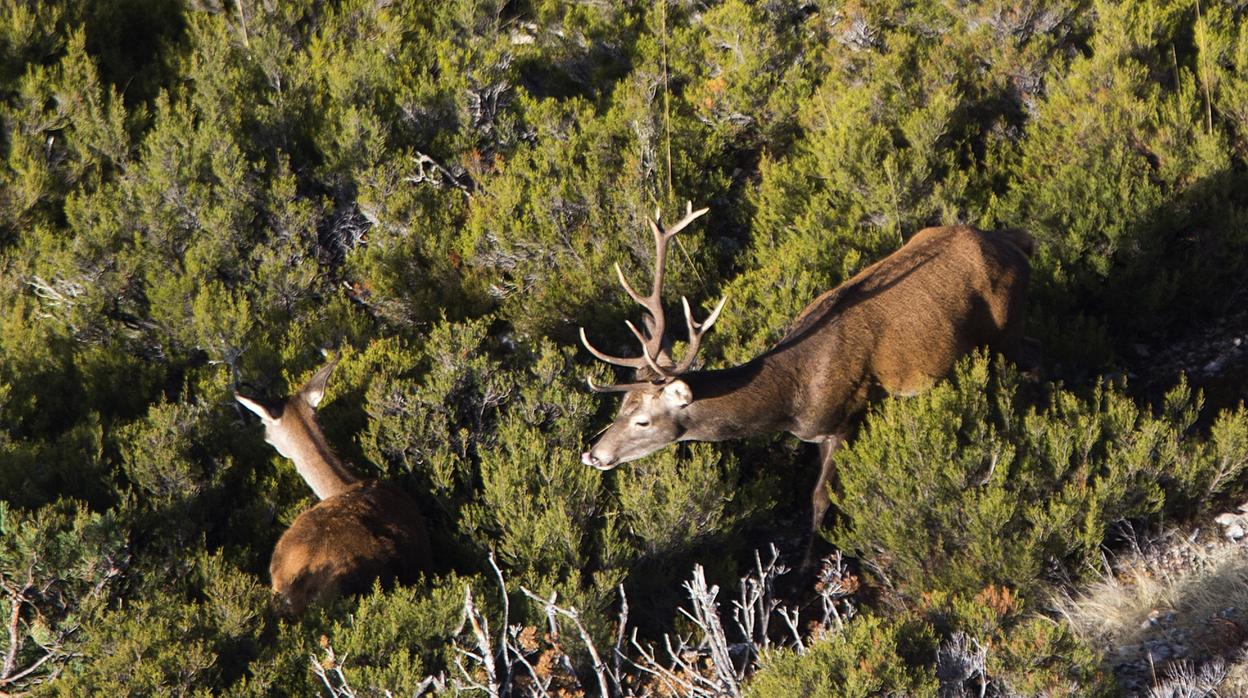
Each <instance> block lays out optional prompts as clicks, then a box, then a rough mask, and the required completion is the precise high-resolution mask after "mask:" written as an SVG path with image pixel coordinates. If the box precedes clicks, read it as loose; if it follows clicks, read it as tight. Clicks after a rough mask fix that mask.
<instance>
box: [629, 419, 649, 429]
mask: <svg viewBox="0 0 1248 698" xmlns="http://www.w3.org/2000/svg"><path fill="white" fill-rule="evenodd" d="M633 426H635V427H637V428H638V429H645V428H646V427H648V426H650V420H648V419H638V420H637V421H635V422H633Z"/></svg>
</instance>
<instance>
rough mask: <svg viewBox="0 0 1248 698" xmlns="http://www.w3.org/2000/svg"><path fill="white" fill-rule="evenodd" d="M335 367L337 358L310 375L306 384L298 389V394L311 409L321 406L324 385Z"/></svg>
mask: <svg viewBox="0 0 1248 698" xmlns="http://www.w3.org/2000/svg"><path fill="white" fill-rule="evenodd" d="M337 365H338V357H337V356H335V357H333V358H332V359H330V360H329V363H327V364H325V365H324V366H322V367H321V370H319V371H317V372H316V373H314V374H312V377H311V378H309V379H308V382H307V383H304V385H303V387H302V388H300V390H299V394H300V395H302V396H303V399H304V400H306V401H307V403H308V406H310V407H311V408H312V409H316V406H317V405H319V404H321V398H323V397H325V384H326V383H328V382H329V374H331V373H333V372H334V367H335V366H337Z"/></svg>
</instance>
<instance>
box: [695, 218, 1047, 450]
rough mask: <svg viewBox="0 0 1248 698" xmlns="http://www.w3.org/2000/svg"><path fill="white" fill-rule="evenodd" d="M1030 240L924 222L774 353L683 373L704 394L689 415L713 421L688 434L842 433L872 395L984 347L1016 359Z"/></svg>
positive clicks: (916, 380)
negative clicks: (724, 366) (924, 225)
mask: <svg viewBox="0 0 1248 698" xmlns="http://www.w3.org/2000/svg"><path fill="white" fill-rule="evenodd" d="M1028 249H1030V238H1028V237H1027V236H1026V234H1025V233H1021V232H1018V231H1007V232H1004V233H983V232H980V231H978V230H975V229H973V228H968V227H944V228H927V229H925V230H922V231H920V232H918V233H917V234H915V236H914V237H913V238H911V239H910V241H909V242H908V243H907V244H906V245H905V246H903V247H902V248H901V249H899V250H897V251H896V252H894V253H893V254H891V255H889V256H888V257H885V258H884V259H882V260H880V261H879V262H876V263H875V264H873V265H871V266H870V267H867V268H866V269H864V270H863V271H862V272H860V273H859V274H858V275H856V276H854V277H853V278H852V279H850V280H849V281H846V282H845V283H844V284H842V285H840V286H838V287H837V288H835V289H833V290H831V291H828V292H827V293H825V294H823V295H822V296H820V297H819V298H817V299H815V301H814V302H813V303H811V304H810V305H809V306H807V307H806V309H805V310H803V311H802V313H801V314H800V315H798V317H797V319H796V320H795V321H794V323H793V327H792V329H790V330H789V332H788V334H787V335H785V337H784V338H783V339H781V340H780V342H779V343H777V344H776V346H775V347H773V348H772V349H770V350H769V351H767V352H766V353H764V354H762V355H761V356H759V357H757V358H755V359H754V360H752V361H750V362H748V363H746V364H743V365H741V366H737V367H735V368H730V369H726V370H721V371H697V372H692V373H686V374H684V375H683V376H681V378H682V379H683V380H684V381H685V382H686V383H688V384H689V386H690V388H691V390H692V393H693V396H694V401H693V402H692V403H691V404H690V405H689V407H688V408H686V409H693V410H694V413H693V414H691V415H690V416H691V417H694V416H701V413H705V416H706V418H707V419H705V420H703V421H706V422H711V423H713V426H711V427H710V428H707V427H698V426H693V425H691V428H690V429H689V431H687V432H686V435H685V436H684V438H683V439H682V440H687V439H698V440H704V439H703V437H710V438H706V439H705V440H714V438H726V437H729V436H734V435H741V434H743V433H749V434H757V433H765V432H770V431H787V432H790V433H792V434H793V435H794V436H797V437H798V438H800V439H803V440H805V441H823V440H825V439H826V438H827V437H829V436H833V435H841V436H844V435H845V433H846V431H847V430H848V429H849V427H850V426H851V424H852V422H853V420H854V419H855V418H856V417H857V416H858V415H860V414H861V413H862V411H863V410H864V409H865V408H866V406H867V402H868V398H869V397H870V396H871V395H873V394H880V393H883V394H889V395H911V394H914V393H917V392H920V391H922V390H924V389H926V388H928V387H930V386H931V385H932V384H933V383H934V382H935V381H936V380H938V379H939V378H941V377H942V376H945V375H947V374H948V373H949V371H950V370H951V369H952V368H953V364H954V363H955V362H956V361H957V359H958V358H959V357H961V356H963V355H965V354H966V353H967V352H969V351H970V350H971V349H974V348H975V347H979V346H987V347H991V348H993V349H996V350H998V351H1002V352H1004V353H1005V354H1007V356H1010V357H1012V358H1018V357H1019V355H1020V354H1021V349H1022V339H1023V334H1022V332H1023V314H1024V301H1025V297H1026V292H1027V283H1028V277H1029V274H1030V266H1029V264H1028V260H1027V253H1026V251H1025V250H1028ZM725 388H729V389H725ZM760 408H761V409H760ZM716 415H720V417H719V418H716V417H715V416H716ZM738 415H739V416H740V417H743V418H737V419H734V418H732V417H734V416H738ZM694 421H696V420H694Z"/></svg>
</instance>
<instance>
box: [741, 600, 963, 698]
mask: <svg viewBox="0 0 1248 698" xmlns="http://www.w3.org/2000/svg"><path fill="white" fill-rule="evenodd" d="M935 656H936V636H935V634H934V633H933V632H932V630H931V628H930V627H929V626H928V625H927V624H925V623H924V622H923V621H921V620H919V619H917V618H913V617H909V618H907V617H902V618H897V619H888V620H886V619H881V618H878V617H875V616H864V617H861V618H857V619H855V620H853V621H852V622H850V623H849V624H847V625H846V626H845V630H844V631H843V632H838V633H834V634H831V635H829V636H827V637H825V638H823V639H819V640H813V641H812V642H811V644H810V646H809V647H807V648H806V651H805V653H804V654H800V655H799V654H798V653H796V652H795V651H793V650H775V651H773V652H771V653H770V654H768V655H765V656H764V657H763V660H762V668H761V669H759V671H758V673H757V674H755V675H754V677H753V678H752V679H751V680H750V681H749V683H748V684H747V690H746V695H749V696H757V697H758V698H786V697H790V696H791V697H792V698H833V697H834V696H835V697H836V698H841V697H845V698H851V697H854V696H864V697H865V696H878V695H907V696H935V695H936V694H937V688H938V686H939V684H938V682H937V681H936V675H935V673H934V672H933V671H932V668H931V666H930V664H931V662H932V658H934V657H935Z"/></svg>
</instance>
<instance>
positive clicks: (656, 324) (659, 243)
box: [580, 201, 723, 392]
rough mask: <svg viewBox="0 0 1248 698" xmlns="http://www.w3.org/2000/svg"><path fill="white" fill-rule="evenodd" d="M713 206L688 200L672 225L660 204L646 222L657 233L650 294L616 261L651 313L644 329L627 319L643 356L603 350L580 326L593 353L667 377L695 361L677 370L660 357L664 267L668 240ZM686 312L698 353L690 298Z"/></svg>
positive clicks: (627, 288) (597, 388) (629, 288)
mask: <svg viewBox="0 0 1248 698" xmlns="http://www.w3.org/2000/svg"><path fill="white" fill-rule="evenodd" d="M709 210H710V209H709V208H701V209H698V210H697V211H695V210H693V202H692V201H687V202H686V203H685V215H684V217H682V218H681V219H680V220H679V221H676V223H674V224H672V225H671V226H670V227H667V228H662V227H660V226H659V221H660V220H661V217H662V211H660V210H659V209H658V208H656V209H655V211H654V218H652V219H646V223H648V224H649V226H650V231H651V232H652V233H653V234H654V281H653V283H652V284H651V287H650V294H649V295H647V296H643V295H641V294H640V293H637V291H636V290H635V289H634V288H633V286H632V284H630V283H628V278H627V277H625V276H624V270H623V269H621V268H620V265H619V264H616V265H615V275H616V277H617V278H618V279H619V281H620V285H621V286H623V287H624V291H625V293H627V294H628V296H629V297H630V298H632V299H633V301H635V302H636V303H637V304H638V305H640V306H641V307H643V308H645V310H646V313H647V314H648V317H646V318H645V320H646V322H645V330H644V331H642V330H640V329H638V328H637V326H636V325H634V324H633V323H632V322H631V321H628V322H627V324H628V329H629V330H631V331H632V333H633V335H634V336H636V337H637V340H638V341H639V342H641V356H640V357H623V356H612V355H611V354H607V353H605V352H602V351H599V350H598V349H597V348H596V347H594V345H592V344H590V343H589V338H588V337H587V336H586V335H585V328H584V327H582V328H580V330H581V343H582V344H584V345H585V348H586V349H588V350H589V353H590V354H593V355H594V357H595V358H597V359H599V360H601V361H605V362H606V363H609V364H612V365H614V366H623V367H625V368H632V369H639V368H647V367H648V368H650V369H651V370H653V371H654V372H655V373H656V374H657V375H658V376H660V377H661V378H662V379H665V380H666V379H671V378H673V377H675V376H676V374H678V373H680V371H681V370H685V369H687V368H688V363H692V359H691V358H690V359H688V362H687V363H686V364H685V368H684V369H680V368H678V369H677V370H676V371H672V369H670V368H664V367H663V366H661V365H660V364H659V358H660V357H662V356H664V353H663V337H664V334H665V332H666V329H667V321H666V318H665V317H664V313H663V300H662V293H663V271H664V268H665V267H666V266H667V244H668V242H669V241H670V240H671V239H672V238H673V237H675V236H676V234H677V233H679V232H680V231H681V230H684V229H685V228H686V227H688V226H689V224H690V223H692V222H693V221H695V220H697V219H698V217H700V216H702V215H703V214H705V213H706V212H707V211H709ZM720 307H721V308H722V307H723V302H722V301H721V302H720ZM718 314H719V309H718V308H717V309H716V311H715V312H714V313H712V315H711V318H710V319H709V320H708V321H707V322H706V323H703V325H702V326H701V327H703V330H702V331H705V330H706V329H709V327H710V324H711V323H713V322H715V317H716V316H717V315H718ZM685 316H686V318H687V319H688V322H689V328H690V338H691V348H692V349H693V350H694V353H696V350H697V340H695V339H693V337H694V334H695V332H697V330H696V329H695V328H697V327H698V325H697V324H696V323H694V322H693V319H692V316H691V315H690V314H689V308H688V301H685ZM645 385H649V383H629V384H621V385H619V386H595V385H594V384H593V383H592V382H591V383H590V389H591V390H594V391H595V392H617V391H618V390H625V391H627V390H632V389H635V388H637V387H639V386H645Z"/></svg>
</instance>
